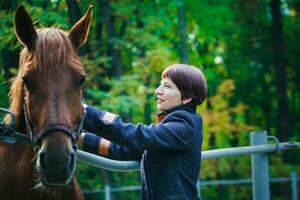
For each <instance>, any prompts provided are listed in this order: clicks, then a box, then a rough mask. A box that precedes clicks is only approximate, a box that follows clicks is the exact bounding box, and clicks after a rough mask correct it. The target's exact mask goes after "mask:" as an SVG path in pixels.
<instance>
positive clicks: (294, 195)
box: [82, 172, 300, 200]
mask: <svg viewBox="0 0 300 200" xmlns="http://www.w3.org/2000/svg"><path fill="white" fill-rule="evenodd" d="M297 181H300V178H298V177H297V173H296V172H292V173H291V175H290V177H275V178H270V182H272V183H282V182H291V191H292V200H297V199H298V198H297V196H298V191H297V187H295V186H297ZM251 183H252V179H232V180H230V179H229V180H228V179H226V180H207V181H199V184H198V185H199V187H205V186H220V185H242V184H244V185H249V184H251ZM199 189H200V188H199ZM139 190H141V186H140V185H132V186H124V187H117V188H112V187H110V185H106V186H105V188H104V189H93V190H87V189H83V190H82V192H83V194H85V195H96V194H99V195H100V194H102V193H103V194H104V195H105V196H108V194H107V192H109V193H114V192H132V191H139ZM109 196H110V195H109Z"/></svg>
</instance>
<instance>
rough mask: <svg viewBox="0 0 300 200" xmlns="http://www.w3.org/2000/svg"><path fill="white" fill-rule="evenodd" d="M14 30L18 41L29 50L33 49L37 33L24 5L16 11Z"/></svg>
mask: <svg viewBox="0 0 300 200" xmlns="http://www.w3.org/2000/svg"><path fill="white" fill-rule="evenodd" d="M14 28H15V33H16V35H17V38H18V40H19V41H20V42H21V43H22V44H24V45H25V46H26V47H27V48H28V49H32V48H33V45H34V42H35V40H36V37H37V33H36V30H35V28H34V26H33V23H32V19H31V17H30V15H29V14H28V12H27V11H26V9H25V8H24V6H23V5H19V6H18V8H17V10H16V14H15V18H14Z"/></svg>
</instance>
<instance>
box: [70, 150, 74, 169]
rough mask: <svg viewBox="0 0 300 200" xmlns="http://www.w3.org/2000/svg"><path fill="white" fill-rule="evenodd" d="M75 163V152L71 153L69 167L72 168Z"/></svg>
mask: <svg viewBox="0 0 300 200" xmlns="http://www.w3.org/2000/svg"><path fill="white" fill-rule="evenodd" d="M74 164H75V153H70V166H69V168H70V169H72V168H73V167H74Z"/></svg>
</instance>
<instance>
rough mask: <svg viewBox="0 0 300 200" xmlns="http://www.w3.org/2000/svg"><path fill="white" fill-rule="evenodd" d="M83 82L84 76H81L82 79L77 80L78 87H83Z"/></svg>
mask: <svg viewBox="0 0 300 200" xmlns="http://www.w3.org/2000/svg"><path fill="white" fill-rule="evenodd" d="M84 82H85V76H82V77H81V78H80V79H79V85H80V86H83V84H84Z"/></svg>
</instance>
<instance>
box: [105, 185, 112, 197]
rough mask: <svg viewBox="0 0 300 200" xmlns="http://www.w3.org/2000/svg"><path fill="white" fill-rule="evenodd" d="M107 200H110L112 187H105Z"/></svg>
mask: <svg viewBox="0 0 300 200" xmlns="http://www.w3.org/2000/svg"><path fill="white" fill-rule="evenodd" d="M104 194H105V200H110V199H111V198H110V185H105V186H104Z"/></svg>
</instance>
